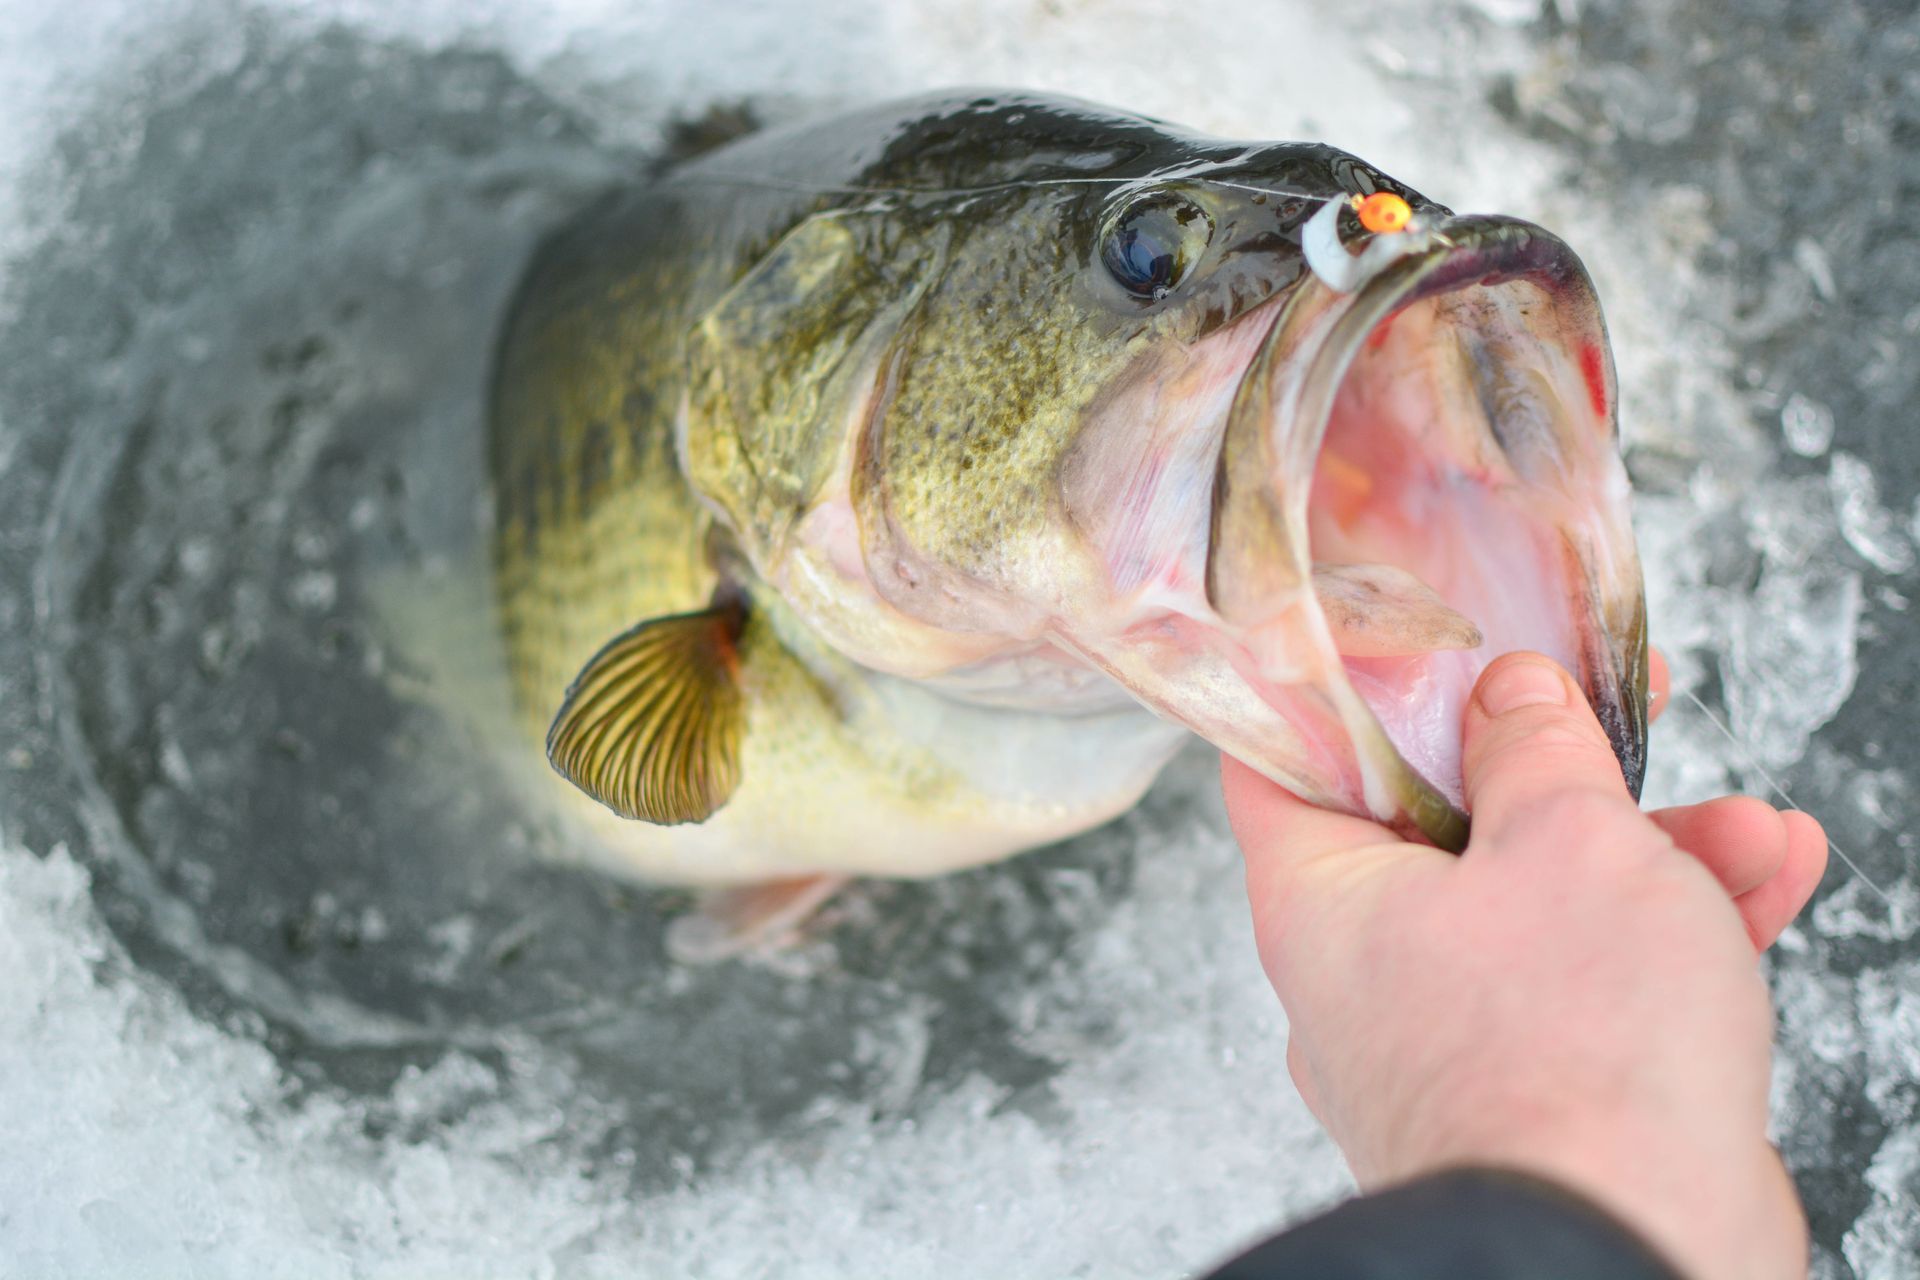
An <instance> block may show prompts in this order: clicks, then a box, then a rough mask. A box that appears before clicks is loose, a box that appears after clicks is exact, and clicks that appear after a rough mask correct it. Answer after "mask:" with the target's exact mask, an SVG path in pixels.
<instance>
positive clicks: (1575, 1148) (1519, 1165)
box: [1363, 1114, 1808, 1280]
mask: <svg viewBox="0 0 1920 1280" xmlns="http://www.w3.org/2000/svg"><path fill="white" fill-rule="evenodd" d="M1460 1166H1477V1167H1486V1168H1501V1169H1508V1170H1512V1171H1514V1172H1517V1173H1521V1174H1525V1175H1528V1176H1531V1177H1535V1178H1540V1179H1543V1180H1545V1181H1547V1182H1550V1183H1552V1184H1554V1185H1556V1186H1559V1187H1562V1188H1564V1189H1566V1190H1567V1191H1569V1192H1571V1193H1573V1194H1575V1195H1577V1196H1579V1197H1581V1198H1582V1199H1584V1200H1586V1201H1588V1202H1590V1203H1591V1204H1592V1205H1594V1206H1595V1207H1596V1208H1598V1209H1600V1210H1601V1211H1603V1212H1604V1213H1606V1214H1607V1215H1608V1216H1610V1217H1612V1218H1613V1219H1615V1220H1616V1221H1617V1222H1618V1223H1619V1224H1620V1225H1622V1226H1623V1227H1625V1228H1626V1229H1627V1230H1628V1231H1630V1232H1631V1233H1632V1234H1634V1235H1636V1236H1638V1237H1639V1238H1640V1239H1641V1240H1642V1241H1643V1242H1644V1243H1645V1244H1646V1245H1647V1246H1648V1248H1650V1249H1651V1250H1652V1251H1653V1252H1654V1253H1656V1254H1657V1255H1659V1256H1660V1257H1662V1258H1663V1259H1665V1260H1666V1261H1667V1262H1668V1263H1669V1265H1671V1266H1672V1267H1673V1268H1674V1269H1675V1270H1676V1271H1678V1272H1679V1273H1680V1274H1681V1275H1683V1276H1685V1277H1687V1280H1805V1277H1806V1275H1807V1247H1808V1246H1807V1226H1806V1216H1805V1213H1804V1212H1803V1211H1802V1209H1801V1207H1800V1201H1799V1197H1798V1194H1797V1193H1796V1192H1795V1190H1794V1188H1793V1184H1792V1181H1791V1180H1790V1179H1789V1178H1788V1176H1787V1172H1786V1168H1785V1166H1784V1165H1782V1164H1781V1163H1780V1159H1779V1156H1778V1154H1777V1153H1776V1152H1775V1151H1774V1150H1773V1148H1772V1147H1770V1146H1768V1145H1767V1143H1766V1142H1765V1140H1764V1138H1761V1137H1759V1136H1758V1135H1756V1136H1755V1137H1754V1138H1753V1139H1752V1140H1751V1141H1740V1140H1736V1141H1731V1142H1720V1143H1716V1142H1713V1141H1702V1140H1700V1139H1699V1137H1698V1136H1697V1135H1692V1134H1677V1133H1675V1132H1674V1131H1673V1130H1671V1129H1668V1130H1656V1129H1655V1128H1654V1127H1653V1126H1648V1125H1644V1124H1635V1123H1629V1122H1620V1123H1611V1122H1603V1121H1599V1120H1597V1119H1595V1118H1591V1117H1589V1118H1583V1119H1582V1120H1579V1121H1576V1122H1572V1123H1553V1124H1548V1123H1541V1122H1539V1119H1538V1118H1537V1117H1533V1118H1529V1117H1521V1116H1514V1115H1512V1114H1509V1115H1507V1116H1506V1117H1505V1123H1502V1124H1497V1125H1491V1126H1488V1127H1486V1128H1485V1129H1484V1130H1483V1131H1480V1132H1475V1133H1471V1134H1469V1133H1464V1132H1463V1133H1456V1134H1452V1135H1448V1136H1445V1137H1443V1136H1441V1135H1438V1134H1435V1135H1432V1136H1431V1137H1430V1138H1429V1140H1428V1141H1427V1142H1426V1143H1424V1144H1423V1145H1422V1148H1421V1149H1420V1150H1419V1151H1417V1152H1409V1153H1408V1154H1407V1155H1406V1157H1405V1158H1404V1159H1403V1161H1401V1162H1398V1163H1397V1164H1396V1166H1395V1167H1393V1168H1391V1169H1389V1170H1384V1171H1383V1173H1384V1175H1385V1176H1383V1177H1381V1178H1379V1179H1377V1180H1376V1181H1379V1182H1398V1181H1402V1180H1405V1179H1410V1178H1414V1177H1419V1176H1423V1175H1425V1174H1429V1173H1434V1172H1439V1171H1440V1170H1443V1169H1447V1168H1454V1167H1460ZM1367 1180H1368V1179H1365V1178H1364V1176H1363V1181H1367Z"/></svg>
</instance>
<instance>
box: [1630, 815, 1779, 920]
mask: <svg viewBox="0 0 1920 1280" xmlns="http://www.w3.org/2000/svg"><path fill="white" fill-rule="evenodd" d="M1647 816H1648V817H1649V818H1651V819H1653V823H1654V825H1655V826H1657V827H1659V828H1660V829H1661V830H1662V831H1664V832H1666V833H1667V834H1668V835H1669V836H1671V837H1673V842H1674V843H1675V844H1677V845H1679V846H1680V847H1681V848H1682V849H1684V850H1686V851H1687V852H1688V853H1689V854H1691V855H1693V857H1694V858H1696V859H1698V860H1699V861H1700V863H1701V864H1702V865H1703V866H1705V867H1706V869H1707V870H1708V871H1711V872H1712V873H1713V878H1714V879H1716V880H1718V881H1719V882H1720V883H1721V885H1722V886H1723V887H1724V888H1725V889H1726V891H1727V893H1728V894H1730V895H1731V896H1733V897H1736V898H1737V897H1739V896H1740V895H1741V894H1743V893H1747V892H1749V891H1750V890H1753V889H1757V888H1759V887H1760V886H1761V885H1763V884H1765V883H1766V882H1767V881H1769V880H1771V879H1772V878H1773V877H1774V875H1775V874H1777V873H1778V872H1779V870H1780V868H1781V866H1782V865H1783V864H1784V863H1785V862H1786V858H1787V824H1786V821H1785V818H1784V815H1782V814H1781V813H1779V812H1778V811H1777V810H1775V809H1774V807H1773V806H1772V805H1770V804H1768V803H1767V802H1766V801H1764V800H1756V799H1755V798H1753V797H1752V796H1725V797H1723V798H1721V799H1719V800H1709V801H1707V802H1706V803H1705V804H1689V805H1680V806H1678V807H1677V808H1673V809H1661V810H1659V811H1658V812H1655V813H1650V814H1648V815H1647Z"/></svg>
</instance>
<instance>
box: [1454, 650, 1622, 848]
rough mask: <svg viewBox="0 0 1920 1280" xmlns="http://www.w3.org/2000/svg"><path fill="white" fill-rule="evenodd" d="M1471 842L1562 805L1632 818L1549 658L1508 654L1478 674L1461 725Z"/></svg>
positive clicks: (1592, 732) (1602, 746) (1568, 685)
mask: <svg viewBox="0 0 1920 1280" xmlns="http://www.w3.org/2000/svg"><path fill="white" fill-rule="evenodd" d="M1462 733H1463V740H1462V759H1461V764H1462V769H1463V772H1464V774H1465V782H1466V792H1467V807H1468V808H1469V810H1471V812H1472V814H1473V829H1474V835H1475V836H1485V837H1488V838H1491V839H1496V840H1497V839H1498V838H1499V836H1500V834H1501V831H1502V830H1503V829H1504V828H1506V827H1507V826H1509V825H1510V824H1511V823H1514V822H1516V821H1519V822H1526V821H1530V820H1532V819H1534V818H1536V817H1537V816H1538V814H1539V811H1540V810H1541V808H1542V807H1544V806H1547V805H1561V804H1565V803H1567V802H1569V801H1573V802H1578V803H1583V804H1591V805H1596V806H1605V807H1611V806H1614V805H1618V806H1619V807H1621V808H1622V809H1624V810H1627V811H1630V812H1633V813H1636V814H1637V813H1638V812H1639V806H1638V805H1636V804H1635V803H1634V802H1633V797H1632V796H1631V795H1629V794H1628V792H1627V784H1626V782H1625V780H1624V779H1623V778H1622V777H1621V776H1620V762H1619V760H1618V759H1617V758H1616V757H1615V756H1614V754H1613V748H1612V746H1610V745H1609V744H1608V742H1607V735H1606V731H1605V730H1604V729H1602V728H1601V727H1600V722H1599V720H1597V719H1595V718H1594V714H1593V709H1592V708H1591V707H1589V706H1588V705H1587V699H1586V695H1585V694H1583V693H1582V692H1581V690H1580V687H1579V685H1578V684H1576V683H1575V681H1574V679H1573V677H1572V676H1570V675H1568V674H1567V672H1566V671H1565V670H1564V669H1562V668H1561V666H1560V665H1559V664H1558V663H1556V662H1554V661H1553V660H1552V659H1551V658H1547V657H1544V656H1542V655H1540V654H1537V653H1510V654H1507V655H1505V656H1504V657H1501V658H1498V659H1496V660H1495V661H1494V662H1493V663H1491V664H1490V665H1489V666H1488V667H1487V669H1486V670H1485V671H1484V672H1482V673H1481V676H1480V681H1479V683H1478V684H1476V685H1475V686H1474V690H1473V697H1472V699H1471V700H1470V701H1469V702H1468V704H1467V712H1466V718H1465V723H1464V724H1463V726H1462Z"/></svg>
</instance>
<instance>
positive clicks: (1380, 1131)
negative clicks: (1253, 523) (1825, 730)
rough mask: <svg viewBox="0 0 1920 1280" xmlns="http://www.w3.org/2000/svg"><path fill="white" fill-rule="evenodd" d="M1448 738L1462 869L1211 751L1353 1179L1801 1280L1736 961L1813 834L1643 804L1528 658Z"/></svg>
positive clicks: (1548, 673)
mask: <svg viewBox="0 0 1920 1280" xmlns="http://www.w3.org/2000/svg"><path fill="white" fill-rule="evenodd" d="M1656 680H1657V682H1664V669H1661V670H1659V671H1658V672H1657V675H1656ZM1463 731H1464V743H1465V772H1466V787H1467V799H1468V805H1469V808H1470V809H1471V811H1472V813H1473V835H1472V839H1471V841H1470V842H1469V844H1468V847H1467V850H1466V852H1465V853H1464V854H1463V855H1461V856H1460V857H1458V858H1456V857H1454V856H1452V855H1450V854H1446V853H1443V852H1441V851H1439V850H1437V849H1433V848H1430V847H1427V846H1424V845H1415V844H1409V843H1406V842H1404V841H1401V840H1399V839H1397V838H1396V837H1395V836H1393V835H1392V833H1390V832H1389V831H1387V830H1386V829H1385V828H1383V827H1380V826H1378V825H1376V824H1374V823H1372V822H1368V821H1365V820H1363V819H1360V818H1354V817H1350V816H1347V815H1343V814H1336V813H1329V812H1326V811H1324V810H1320V809H1315V808H1312V807H1310V806H1308V805H1305V804H1303V803H1302V802H1300V801H1299V800H1296V799H1294V798H1293V797H1292V796H1290V795H1288V794H1287V793H1286V792H1285V791H1283V790H1281V789H1280V788H1279V787H1277V786H1275V785H1274V784H1272V783H1270V782H1268V781H1267V780H1265V779H1264V778H1262V777H1260V776H1259V775H1257V774H1255V773H1253V772H1252V771H1251V770H1249V769H1247V768H1245V767H1244V766H1242V765H1240V764H1239V763H1238V762H1236V761H1233V760H1223V763H1222V773H1223V782H1224V786H1225V791H1226V797H1227V810H1228V813H1229V815H1230V816H1231V818H1232V820H1233V826H1234V831H1235V834H1236V835H1237V836H1238V837H1239V840H1240V843H1241V846H1242V847H1243V849H1244V850H1245V851H1246V856H1247V886H1248V892H1249V895H1250V897H1251V899H1252V904H1253V916H1254V932H1255V937H1256V939H1257V940H1258V942H1259V946H1260V955H1261V960H1262V962H1263V964H1264V965H1265V967H1266V970H1267V974H1268V976H1269V978H1270V979H1271V980H1272V982H1273V985H1274V989H1275V990H1276V991H1277V992H1278V993H1279V995H1280V1000H1281V1003H1282V1004H1284V1005H1285V1006H1286V1009H1287V1013H1288V1015H1289V1018H1290V1020H1291V1023H1292V1037H1291V1040H1290V1043H1289V1045H1288V1051H1287V1064H1288V1067H1289V1069H1290V1070H1291V1072H1292V1074H1293V1077H1294V1080H1295V1082H1296V1083H1297V1084H1298V1085H1299V1087H1300V1091H1301V1094H1302V1095H1303V1096H1304V1097H1305V1099H1306V1101H1307V1105H1308V1106H1309V1107H1311V1108H1312V1109H1313V1112H1314V1114H1315V1115H1316V1116H1317V1117H1318V1118H1319V1119H1320V1121H1321V1123H1322V1124H1323V1125H1325V1126H1326V1128H1327V1130H1328V1132H1329V1133H1330V1134H1332V1136H1333V1138H1334V1140H1335V1141H1336V1142H1338V1143H1339V1144H1340V1147H1341V1149H1342V1150H1343V1151H1344V1152H1345V1153H1346V1156H1347V1160H1348V1162H1349V1164H1350V1165H1351V1166H1352V1167H1353V1170H1354V1174H1355V1176H1356V1177H1357V1178H1358V1179H1359V1180H1360V1182H1361V1184H1362V1185H1363V1186H1367V1187H1372V1186H1378V1185H1382V1184H1386V1183H1392V1182H1397V1181H1401V1180H1404V1179H1407V1178H1411V1177H1414V1176H1417V1175H1420V1174H1423V1173H1428V1172H1432V1171H1435V1170H1438V1169H1442V1168H1445V1167H1448V1166H1456V1165H1463V1164H1477V1165H1501V1166H1507V1167H1512V1168H1516V1169H1520V1170H1523V1171H1527V1172H1531V1173H1535V1174H1538V1175H1541V1176H1545V1177H1548V1178H1552V1179H1554V1180H1557V1181H1559V1182H1560V1183H1562V1184H1563V1185H1566V1186H1569V1187H1572V1188H1574V1189H1576V1190H1578V1191H1581V1192H1583V1193H1584V1194H1586V1195H1587V1196H1589V1197H1590V1198H1592V1199H1593V1200H1594V1201H1595V1202H1596V1203H1598V1204H1601V1205H1603V1206H1605V1207H1607V1208H1608V1209H1610V1210H1611V1211H1612V1212H1614V1213H1615V1214H1617V1215H1618V1216H1619V1217H1620V1218H1621V1219H1622V1220H1623V1221H1625V1222H1627V1223H1629V1224H1630V1225H1632V1226H1633V1227H1634V1228H1636V1229H1637V1230H1639V1231H1640V1232H1641V1233H1642V1234H1643V1235H1644V1236H1645V1237H1646V1239H1647V1240H1649V1241H1650V1242H1651V1243H1652V1244H1653V1245H1654V1246H1655V1247H1656V1248H1658V1249H1660V1250H1661V1251H1662V1252H1664V1253H1665V1254H1666V1255H1667V1256H1668V1258H1669V1259H1670V1260H1672V1261H1673V1262H1674V1263H1675V1264H1676V1265H1677V1266H1679V1267H1680V1268H1681V1269H1682V1270H1683V1271H1685V1272H1686V1274H1688V1275H1689V1276H1693V1277H1697V1278H1698V1280H1722V1278H1725V1280H1735V1278H1736V1277H1737V1278H1738V1280H1771V1278H1775V1277H1796V1276H1804V1275H1805V1274H1806V1223H1805V1217H1804V1214H1803V1213H1802V1211H1801V1209H1800V1206H1799V1202H1798V1199H1797V1197H1796V1196H1795V1194H1794V1191H1793V1188H1792V1185H1791V1183H1790V1182H1789V1181H1788V1179H1787V1176H1786V1171H1785V1169H1784V1168H1783V1167H1782V1166H1781V1164H1780V1161H1779V1159H1778V1157H1777V1156H1776V1155H1775V1153H1774V1151H1773V1150H1772V1148H1771V1147H1770V1146H1769V1145H1768V1144H1767V1140H1766V1120H1767V1074H1768V1060H1769V1051H1770V1048H1771V1035H1772V1010H1771V1007H1770V1005H1769V1002H1768V999H1767V992H1766V987H1765V985H1764V983H1763V982H1762V980H1761V977H1760V975H1759V972H1758V968H1757V966H1756V964H1755V962H1754V957H1755V951H1756V948H1764V947H1765V946H1767V945H1768V944H1770V943H1771V942H1772V941H1773V939H1774V938H1775V937H1777V936H1778V935H1779V932H1780V930H1781V929H1783V928H1785V927H1786V924H1787V923H1788V922H1789V921H1790V920H1791V919H1792V918H1793V916H1794V915H1795V914H1796V913H1797V912H1798V911H1799V909H1800V908H1801V907H1802V906H1804V905H1805V903H1806V900H1807V898H1808V897H1809V896H1810V895H1811V893H1812V891H1813V888H1814V886H1815V885H1816V884H1817V883H1818V882H1819V879H1820V875H1821V873H1822V871H1823V870H1824V868H1825V864H1826V840H1825V836H1824V835H1823V834H1822V832H1821V830H1820V827H1819V824H1817V823H1816V822H1814V821H1813V820H1812V819H1811V818H1809V817H1807V816H1806V815H1805V814H1801V813H1797V812H1789V813H1784V814H1782V813H1777V812H1775V811H1774V810H1773V809H1772V808H1771V807H1770V806H1768V805H1766V804H1764V803H1762V802H1760V801H1757V800H1750V799H1743V798H1739V797H1731V798H1727V799H1722V800H1715V801H1710V802H1708V803H1706V804H1701V805H1691V806H1686V807H1684V808H1679V809H1670V810H1666V811H1663V812H1661V813H1657V814H1644V813H1642V812H1641V811H1640V809H1639V808H1638V806H1636V805H1635V804H1634V802H1633V800H1632V799H1631V797H1629V795H1628V794H1627V791H1626V787H1625V785H1624V783H1623V782H1622V781H1621V777H1620V768H1619V765H1618V763H1617V762H1616V761H1615V759H1614V756H1613V752H1612V750H1611V749H1610V748H1609V746H1608V744H1607V738H1606V735H1605V733H1604V732H1603V731H1602V730H1601V728H1600V726H1599V724H1598V722H1597V721H1596V720H1595V719H1594V716H1593V713H1592V711H1591V710H1590V709H1589V708H1588V707H1587V704H1586V702H1585V699H1584V698H1583V697H1582V696H1581V694H1580V691H1579V689H1578V687H1577V685H1576V684H1575V683H1574V682H1573V681H1572V680H1571V679H1570V678H1569V677H1568V676H1567V675H1566V673H1565V672H1564V671H1562V670H1561V669H1560V668H1559V667H1557V666H1555V665H1554V664H1553V663H1551V662H1550V661H1548V660H1547V659H1545V658H1542V657H1540V656H1539V655H1534V654H1518V655H1509V656H1507V657H1504V658H1502V659H1500V660H1498V661H1497V662H1495V663H1493V664H1492V665H1491V666H1490V667H1489V668H1488V669H1487V671H1486V672H1485V673H1484V674H1483V676H1482V677H1481V680H1480V683H1479V685H1478V686H1477V687H1476V688H1475V691H1474V696H1473V699H1472V700H1471V702H1470V703H1469V706H1468V709H1467V712H1466V715H1465V724H1464V728H1463ZM1687 855H1691V856H1687Z"/></svg>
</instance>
